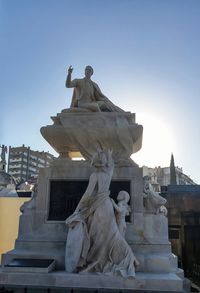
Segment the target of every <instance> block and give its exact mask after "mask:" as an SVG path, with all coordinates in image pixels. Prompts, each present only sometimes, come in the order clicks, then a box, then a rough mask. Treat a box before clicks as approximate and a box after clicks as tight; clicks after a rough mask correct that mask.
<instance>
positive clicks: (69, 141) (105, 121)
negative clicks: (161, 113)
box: [40, 112, 143, 163]
mask: <svg viewBox="0 0 200 293" xmlns="http://www.w3.org/2000/svg"><path fill="white" fill-rule="evenodd" d="M52 120H53V121H54V124H53V125H48V126H45V127H42V128H41V130H40V131H41V134H42V136H43V137H44V138H45V139H46V140H47V141H48V143H49V144H50V145H51V146H52V147H53V148H54V149H55V150H56V151H57V152H58V153H59V154H60V155H61V156H66V157H68V156H69V154H70V153H71V152H80V153H81V155H82V156H83V157H84V158H85V159H86V160H90V159H91V158H92V156H93V154H94V153H95V152H96V150H97V149H98V148H101V149H110V150H112V151H113V158H114V161H115V163H127V162H129V163H130V156H131V155H132V154H133V153H135V152H137V151H139V150H140V148H141V146H142V133H143V127H142V125H139V124H136V123H135V115H134V114H131V113H130V112H124V113H117V112H98V113H97V112H95V113H94V112H80V113H70V112H61V113H59V114H57V116H56V117H52Z"/></svg>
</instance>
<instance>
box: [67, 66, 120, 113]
mask: <svg viewBox="0 0 200 293" xmlns="http://www.w3.org/2000/svg"><path fill="white" fill-rule="evenodd" d="M72 71H73V68H72V66H70V67H69V69H68V75H67V79H66V87H67V88H74V92H73V96H72V102H71V106H70V108H71V110H72V111H73V110H74V111H77V110H78V111H84V110H85V111H90V112H124V111H123V110H122V109H120V108H119V107H117V106H115V105H114V104H113V103H112V102H111V101H110V100H109V99H108V98H107V97H106V96H104V94H103V93H102V92H101V90H100V88H99V86H98V85H97V84H96V83H95V82H93V81H92V80H91V76H92V74H93V72H94V70H93V68H92V67H91V66H90V65H88V66H86V68H85V77H84V78H81V79H74V80H71V74H72Z"/></svg>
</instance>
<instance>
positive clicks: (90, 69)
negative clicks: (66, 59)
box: [85, 65, 94, 78]
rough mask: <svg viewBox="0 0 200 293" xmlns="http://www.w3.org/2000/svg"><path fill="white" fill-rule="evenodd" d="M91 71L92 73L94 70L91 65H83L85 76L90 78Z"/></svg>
mask: <svg viewBox="0 0 200 293" xmlns="http://www.w3.org/2000/svg"><path fill="white" fill-rule="evenodd" d="M93 73H94V70H93V68H92V66H90V65H87V66H86V67H85V76H86V77H89V78H90V77H91V76H92V74H93Z"/></svg>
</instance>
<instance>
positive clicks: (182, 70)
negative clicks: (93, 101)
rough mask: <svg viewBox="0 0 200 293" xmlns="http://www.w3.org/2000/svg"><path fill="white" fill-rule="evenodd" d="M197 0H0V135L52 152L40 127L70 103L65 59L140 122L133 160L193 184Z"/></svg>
mask: <svg viewBox="0 0 200 293" xmlns="http://www.w3.org/2000/svg"><path fill="white" fill-rule="evenodd" d="M199 15H200V1H199V0H73V1H71V0H32V1H31V0H0V41H1V45H0V58H1V66H0V99H1V104H0V144H5V145H11V146H20V145H22V144H25V145H26V146H30V147H31V148H32V149H34V150H45V151H50V152H51V153H54V154H55V152H53V149H52V148H51V147H50V146H49V145H48V143H47V142H45V140H44V139H43V137H42V136H41V134H40V127H41V126H45V125H48V124H52V122H51V119H50V116H54V115H56V113H58V112H60V111H61V109H64V108H67V107H69V104H70V100H71V96H72V90H71V89H66V88H65V86H64V83H65V79H66V74H67V67H68V66H69V65H71V64H72V65H73V67H74V71H73V77H76V78H78V77H82V76H83V73H84V67H85V65H88V64H90V65H92V66H93V67H94V70H95V72H94V75H93V80H94V81H96V82H97V83H98V85H99V86H100V88H101V90H102V92H103V93H104V94H105V95H106V96H107V97H109V98H110V99H111V100H112V101H113V102H114V103H115V104H117V105H118V106H120V107H121V108H123V109H124V110H127V111H131V112H134V113H136V119H137V122H138V123H139V124H142V125H143V126H144V138H143V147H142V149H141V150H140V151H139V152H138V153H137V154H135V155H134V156H133V159H134V160H135V161H136V162H137V163H138V164H139V165H140V166H142V165H147V166H149V167H155V166H162V167H166V166H169V162H170V156H171V153H172V152H173V154H174V158H175V165H176V166H179V167H182V168H183V171H184V172H185V173H186V174H187V175H190V176H191V178H192V179H194V180H195V181H196V182H197V183H200V170H199V167H200V160H199V158H200V156H199V152H200V81H199V78H200V17H199Z"/></svg>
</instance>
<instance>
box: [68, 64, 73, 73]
mask: <svg viewBox="0 0 200 293" xmlns="http://www.w3.org/2000/svg"><path fill="white" fill-rule="evenodd" d="M72 71H73V67H72V65H70V66H69V68H68V74H71V73H72Z"/></svg>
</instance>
